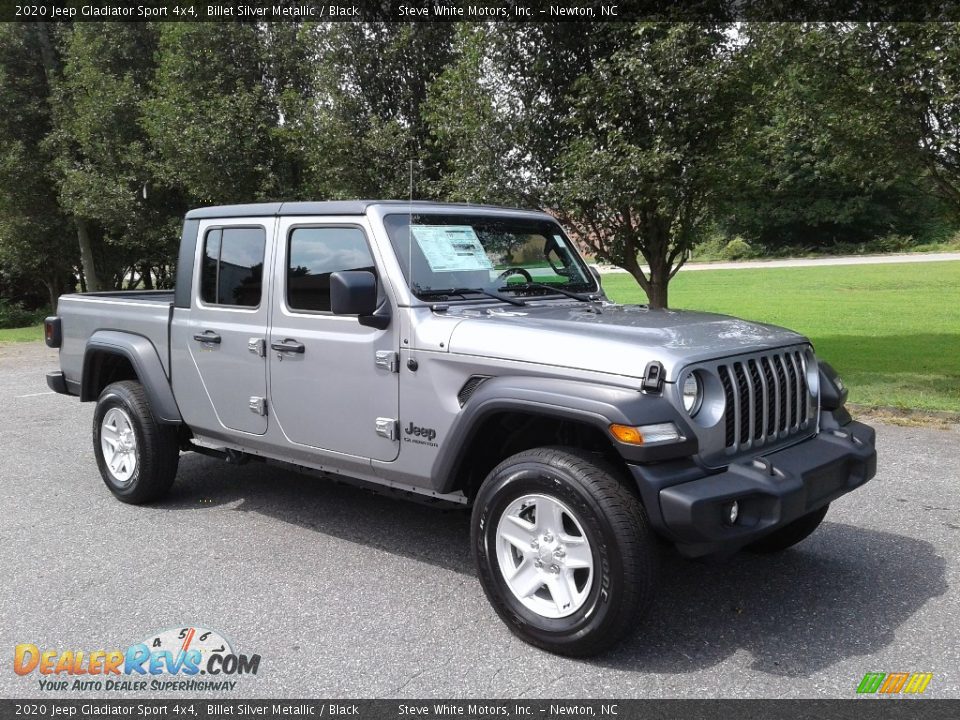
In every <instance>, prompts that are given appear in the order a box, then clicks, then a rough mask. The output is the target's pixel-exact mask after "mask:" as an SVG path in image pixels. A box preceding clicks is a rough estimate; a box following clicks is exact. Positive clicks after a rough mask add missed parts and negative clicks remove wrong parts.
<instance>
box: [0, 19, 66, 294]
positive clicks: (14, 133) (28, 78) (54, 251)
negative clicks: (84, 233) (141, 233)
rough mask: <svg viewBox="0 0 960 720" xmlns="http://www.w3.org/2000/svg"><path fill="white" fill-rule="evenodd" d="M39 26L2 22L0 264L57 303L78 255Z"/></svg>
mask: <svg viewBox="0 0 960 720" xmlns="http://www.w3.org/2000/svg"><path fill="white" fill-rule="evenodd" d="M40 30H41V28H39V27H38V26H37V25H32V24H26V23H18V24H13V23H10V24H0V106H2V107H3V108H4V112H3V113H0V268H2V270H3V271H4V272H5V273H9V274H12V275H15V276H18V277H22V278H27V279H30V280H34V281H40V282H42V283H43V285H44V286H45V288H46V292H47V296H48V297H49V301H50V306H51V307H55V306H56V302H57V297H58V296H59V295H60V293H61V292H62V291H63V290H64V288H65V287H66V286H67V285H68V284H69V283H70V276H71V274H72V272H73V268H74V264H75V263H76V262H77V259H78V258H77V247H76V245H75V244H74V241H73V239H72V238H71V237H70V231H69V228H70V221H69V219H68V218H67V217H66V216H65V215H64V213H63V212H62V211H61V209H60V207H59V204H58V198H57V193H56V186H55V184H54V171H53V163H52V157H51V156H50V154H49V153H48V152H47V149H46V148H45V146H44V143H43V141H44V138H45V137H46V136H47V134H48V133H49V132H50V129H51V124H52V121H51V117H50V114H51V106H50V102H49V99H48V98H49V94H50V88H49V85H48V78H47V75H46V73H45V71H44V66H43V62H42V60H41V38H40V36H39V32H40Z"/></svg>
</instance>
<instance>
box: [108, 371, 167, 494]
mask: <svg viewBox="0 0 960 720" xmlns="http://www.w3.org/2000/svg"><path fill="white" fill-rule="evenodd" d="M93 451H94V454H95V455H96V457H97V467H98V468H99V469H100V475H101V476H102V477H103V482H104V483H105V484H106V486H107V487H108V488H109V489H110V492H112V493H113V494H114V496H116V498H117V499H118V500H122V501H123V502H125V503H131V504H133V505H140V504H142V503H147V502H150V501H152V500H157V499H158V498H160V497H162V496H163V495H165V494H166V492H167V491H168V490H169V489H170V486H171V485H172V484H173V480H174V478H175V477H176V475H177V466H178V465H179V464H180V448H179V445H178V442H177V430H176V427H174V426H173V425H161V424H160V423H158V422H157V421H156V420H155V419H154V417H153V413H152V412H151V411H150V403H149V400H148V399H147V394H146V392H145V391H144V389H143V386H142V385H141V384H140V383H137V382H133V381H132V380H124V381H122V382H115V383H113V384H111V385H108V386H107V387H106V388H104V390H103V392H102V393H100V397H99V399H98V400H97V409H96V411H95V412H94V414H93Z"/></svg>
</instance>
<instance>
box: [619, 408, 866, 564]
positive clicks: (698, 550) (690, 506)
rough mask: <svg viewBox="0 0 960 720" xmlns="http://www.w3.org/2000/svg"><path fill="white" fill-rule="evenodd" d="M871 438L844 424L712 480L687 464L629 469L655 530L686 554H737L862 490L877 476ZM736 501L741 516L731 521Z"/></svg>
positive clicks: (862, 428) (733, 467)
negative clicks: (733, 504) (730, 514)
mask: <svg viewBox="0 0 960 720" xmlns="http://www.w3.org/2000/svg"><path fill="white" fill-rule="evenodd" d="M821 427H823V425H822V426H821ZM874 441H875V433H874V431H873V428H871V427H869V426H867V425H863V424H861V423H857V422H849V423H847V424H845V425H843V426H842V427H836V426H835V427H834V428H833V429H821V432H820V434H819V435H817V436H816V437H813V438H810V439H809V440H805V441H803V442H801V443H799V444H797V445H794V446H792V447H789V448H786V449H784V450H780V451H779V452H774V453H771V454H769V455H761V456H759V457H757V458H755V459H749V460H743V461H740V462H736V463H733V464H731V465H730V466H729V467H728V468H727V469H726V470H725V471H723V472H720V473H717V474H714V475H707V476H705V477H704V476H703V472H704V471H703V470H702V469H699V468H695V466H692V463H691V464H689V465H683V464H674V465H672V466H668V467H658V466H655V465H650V466H644V465H632V466H631V471H632V472H633V475H634V478H635V479H636V481H637V484H638V487H639V488H640V492H641V495H642V496H643V498H644V502H645V505H646V507H647V511H648V514H649V515H650V519H651V522H652V523H653V524H654V526H655V527H656V528H657V529H658V530H659V531H660V532H661V533H662V534H664V535H666V536H667V537H668V538H669V539H671V540H672V541H674V542H675V543H676V544H677V545H678V547H679V548H680V550H681V551H682V552H683V553H684V554H687V555H691V556H696V555H707V554H712V553H723V552H729V551H733V550H737V549H739V548H741V547H743V546H744V545H746V544H748V543H750V542H751V541H753V540H756V539H758V538H759V537H761V536H763V535H765V534H767V533H768V532H770V531H772V530H775V529H777V528H779V527H782V526H784V525H786V524H787V523H790V522H791V521H793V520H796V519H797V518H799V517H801V516H803V515H806V514H807V513H809V512H812V511H813V510H816V509H817V508H820V507H823V506H824V505H826V504H827V503H830V502H832V501H833V500H835V499H836V498H838V497H840V496H841V495H844V494H846V493H848V492H850V491H851V490H853V489H854V488H857V487H859V486H861V485H863V484H864V483H865V482H867V481H868V480H869V479H870V478H872V477H873V476H874V475H875V474H876V472H877V451H876V449H875V447H874ZM697 475H699V477H696V476H697ZM734 501H736V502H737V503H738V505H739V517H738V518H737V521H736V522H735V523H733V524H729V523H727V522H726V521H725V518H727V516H728V510H729V507H730V504H731V503H733V502H734Z"/></svg>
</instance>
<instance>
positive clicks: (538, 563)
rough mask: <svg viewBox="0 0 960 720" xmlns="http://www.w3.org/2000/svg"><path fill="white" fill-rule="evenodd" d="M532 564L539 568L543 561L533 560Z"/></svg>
mask: <svg viewBox="0 0 960 720" xmlns="http://www.w3.org/2000/svg"><path fill="white" fill-rule="evenodd" d="M533 566H534V567H535V568H537V569H538V570H539V569H540V568H542V567H543V563H542V562H541V561H540V560H534V561H533Z"/></svg>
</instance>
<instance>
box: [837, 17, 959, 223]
mask: <svg viewBox="0 0 960 720" xmlns="http://www.w3.org/2000/svg"><path fill="white" fill-rule="evenodd" d="M958 29H960V28H958V25H957V23H891V24H886V25H875V24H869V23H864V24H859V25H855V26H852V27H850V28H849V30H848V32H849V34H850V36H851V37H852V43H851V44H852V45H853V47H854V49H855V53H856V54H855V57H856V58H857V59H858V60H859V62H860V64H861V65H862V66H863V68H864V69H863V71H862V72H863V74H864V77H865V80H867V82H866V83H865V84H864V86H863V87H864V91H865V94H866V95H867V96H868V97H869V98H871V99H872V100H873V105H872V106H873V108H874V110H875V112H877V114H879V115H880V117H881V118H883V120H884V121H885V123H886V127H888V128H889V129H890V130H891V132H890V133H889V134H888V139H889V140H891V141H892V143H891V144H892V146H893V147H896V148H897V149H898V150H901V149H902V150H903V151H904V152H905V153H906V157H907V158H908V159H909V158H916V159H917V161H918V162H919V163H920V164H921V166H922V167H923V169H924V170H925V171H926V172H927V173H928V176H929V178H930V180H931V181H932V183H933V186H934V188H935V190H936V192H937V193H938V194H939V195H940V196H941V197H942V198H943V199H944V200H946V201H947V202H949V203H950V204H951V205H952V207H953V209H954V212H955V213H956V214H957V215H960V32H958ZM884 111H885V112H884ZM903 159H904V158H903V156H901V158H900V160H901V162H902V161H903Z"/></svg>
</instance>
